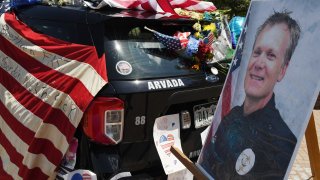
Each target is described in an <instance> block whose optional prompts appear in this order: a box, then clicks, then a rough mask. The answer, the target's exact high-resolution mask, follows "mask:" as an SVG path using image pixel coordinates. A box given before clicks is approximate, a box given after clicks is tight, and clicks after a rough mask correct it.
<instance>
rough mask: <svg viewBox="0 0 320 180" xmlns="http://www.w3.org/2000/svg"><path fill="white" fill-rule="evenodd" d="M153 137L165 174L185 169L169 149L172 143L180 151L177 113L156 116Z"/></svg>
mask: <svg viewBox="0 0 320 180" xmlns="http://www.w3.org/2000/svg"><path fill="white" fill-rule="evenodd" d="M153 139H154V143H155V146H156V148H157V151H158V154H159V157H160V159H161V163H162V166H163V169H164V171H165V173H166V174H171V173H174V172H177V171H181V170H183V169H185V167H184V165H183V164H182V163H181V162H180V161H179V160H178V159H177V158H176V157H175V156H174V155H173V154H172V153H171V151H170V148H171V146H172V145H174V146H175V147H176V148H178V149H180V150H181V151H182V148H181V140H180V122H179V114H174V115H167V116H162V117H158V118H157V119H156V120H155V123H154V126H153Z"/></svg>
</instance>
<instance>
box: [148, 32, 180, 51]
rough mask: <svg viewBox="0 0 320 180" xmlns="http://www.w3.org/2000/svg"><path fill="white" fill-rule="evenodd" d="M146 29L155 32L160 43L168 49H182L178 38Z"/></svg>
mask: <svg viewBox="0 0 320 180" xmlns="http://www.w3.org/2000/svg"><path fill="white" fill-rule="evenodd" d="M144 29H146V30H148V31H151V32H153V33H154V36H155V37H156V38H157V39H158V41H159V42H161V44H163V45H164V46H165V47H166V48H167V49H170V50H180V49H181V48H182V45H181V42H180V39H179V38H178V37H175V36H168V35H165V34H162V33H160V32H158V31H155V30H153V29H150V28H148V27H146V26H145V27H144Z"/></svg>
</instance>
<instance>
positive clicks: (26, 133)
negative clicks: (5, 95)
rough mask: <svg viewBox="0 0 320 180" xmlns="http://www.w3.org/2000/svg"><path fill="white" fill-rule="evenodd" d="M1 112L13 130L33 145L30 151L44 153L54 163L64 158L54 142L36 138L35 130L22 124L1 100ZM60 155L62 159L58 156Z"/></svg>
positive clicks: (24, 140)
mask: <svg viewBox="0 0 320 180" xmlns="http://www.w3.org/2000/svg"><path fill="white" fill-rule="evenodd" d="M0 112H1V113H0V114H1V116H2V117H5V118H4V119H3V120H4V121H5V122H6V123H7V124H8V126H9V127H10V128H11V129H12V131H13V132H15V134H16V135H17V136H18V137H19V138H20V139H21V140H22V141H23V142H25V143H26V144H28V145H30V143H31V142H32V145H31V146H30V147H29V149H28V151H29V152H30V153H33V154H41V153H42V154H44V155H45V156H46V157H47V158H48V160H49V161H50V162H52V163H53V164H59V163H60V160H61V159H62V153H61V152H60V151H59V150H58V149H56V148H55V146H54V145H53V143H52V142H51V141H49V140H46V139H39V138H34V132H32V131H31V130H30V129H28V128H26V127H25V126H24V125H22V124H21V123H20V122H19V121H18V120H17V119H16V118H15V117H14V116H12V114H11V113H10V112H9V111H8V110H7V108H6V107H5V106H4V105H3V104H2V103H1V102H0ZM57 157H60V158H61V159H59V158H57Z"/></svg>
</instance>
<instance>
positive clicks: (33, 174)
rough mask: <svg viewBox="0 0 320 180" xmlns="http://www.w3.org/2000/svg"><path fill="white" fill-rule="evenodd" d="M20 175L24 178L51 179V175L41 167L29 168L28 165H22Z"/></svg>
mask: <svg viewBox="0 0 320 180" xmlns="http://www.w3.org/2000/svg"><path fill="white" fill-rule="evenodd" d="M19 175H20V176H21V177H23V179H37V180H38V179H49V177H48V176H47V175H46V174H44V173H43V172H42V171H41V169H40V168H38V167H36V168H32V169H29V168H28V167H27V166H24V165H21V166H20V170H19Z"/></svg>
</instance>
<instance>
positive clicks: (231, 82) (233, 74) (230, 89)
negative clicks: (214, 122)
mask: <svg viewBox="0 0 320 180" xmlns="http://www.w3.org/2000/svg"><path fill="white" fill-rule="evenodd" d="M248 12H250V11H248ZM248 22H249V14H248V16H247V20H246V23H245V25H244V28H243V31H242V33H241V37H240V38H239V43H238V46H237V50H236V53H235V55H234V58H233V61H232V62H231V67H230V69H229V74H228V77H227V80H226V81H225V85H224V89H223V92H222V101H221V103H222V106H221V119H223V117H224V116H225V115H227V114H228V113H229V112H230V110H231V99H232V96H233V94H234V90H235V88H234V86H235V83H236V79H237V77H238V74H239V67H240V63H241V59H242V52H243V45H244V43H245V37H246V32H247V27H248Z"/></svg>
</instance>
